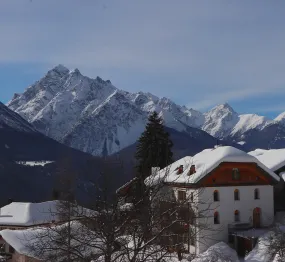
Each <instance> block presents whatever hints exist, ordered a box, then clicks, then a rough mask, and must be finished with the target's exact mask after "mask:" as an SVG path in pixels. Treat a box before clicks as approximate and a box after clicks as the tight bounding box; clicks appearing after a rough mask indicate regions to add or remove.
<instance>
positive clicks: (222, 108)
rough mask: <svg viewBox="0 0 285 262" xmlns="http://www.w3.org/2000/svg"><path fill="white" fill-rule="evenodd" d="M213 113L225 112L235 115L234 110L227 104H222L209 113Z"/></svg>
mask: <svg viewBox="0 0 285 262" xmlns="http://www.w3.org/2000/svg"><path fill="white" fill-rule="evenodd" d="M213 111H227V112H231V113H235V114H236V112H235V111H234V109H233V108H232V107H231V106H230V105H229V104H228V103H223V104H220V105H217V106H215V107H214V108H212V109H211V110H210V111H209V112H213Z"/></svg>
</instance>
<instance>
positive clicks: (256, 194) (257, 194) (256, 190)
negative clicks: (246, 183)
mask: <svg viewBox="0 0 285 262" xmlns="http://www.w3.org/2000/svg"><path fill="white" fill-rule="evenodd" d="M254 199H259V189H258V188H256V189H254Z"/></svg>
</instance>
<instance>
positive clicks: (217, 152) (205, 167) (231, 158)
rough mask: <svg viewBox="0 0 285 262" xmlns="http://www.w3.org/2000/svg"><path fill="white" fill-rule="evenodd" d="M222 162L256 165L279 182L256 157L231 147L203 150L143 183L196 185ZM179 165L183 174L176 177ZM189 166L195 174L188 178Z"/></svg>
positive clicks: (277, 177)
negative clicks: (192, 167) (193, 169)
mask: <svg viewBox="0 0 285 262" xmlns="http://www.w3.org/2000/svg"><path fill="white" fill-rule="evenodd" d="M222 162H238V163H256V164H257V165H258V166H259V167H260V168H262V169H263V170H264V171H265V172H266V173H268V174H269V175H270V176H271V177H272V178H273V179H274V180H276V181H279V180H280V178H279V176H278V175H276V174H275V173H274V172H273V171H271V170H270V169H269V168H268V167H266V166H265V165H264V164H263V163H261V162H260V161H259V160H258V159H257V158H256V157H254V156H252V155H249V154H247V153H246V152H244V151H242V150H239V149H237V148H234V147H231V146H220V147H216V148H212V149H205V150H203V151H202V152H200V153H198V154H196V155H195V156H193V157H190V156H186V157H184V158H182V159H180V160H178V161H176V162H174V163H173V164H171V165H170V166H168V167H166V168H164V169H162V170H160V171H159V172H157V174H155V175H153V176H149V177H148V178H147V179H146V180H145V183H146V184H147V185H154V184H156V183H159V182H162V181H164V182H171V183H189V184H192V183H197V182H198V181H200V180H201V179H202V178H203V177H204V176H205V175H207V174H208V173H209V172H211V171H212V170H213V169H214V168H216V167H217V166H219V165H220V164H221V163H222ZM180 165H183V173H182V174H179V175H177V170H176V168H178V167H179V166H180ZM191 165H195V169H196V173H194V174H192V175H191V176H189V175H188V172H189V170H190V167H191Z"/></svg>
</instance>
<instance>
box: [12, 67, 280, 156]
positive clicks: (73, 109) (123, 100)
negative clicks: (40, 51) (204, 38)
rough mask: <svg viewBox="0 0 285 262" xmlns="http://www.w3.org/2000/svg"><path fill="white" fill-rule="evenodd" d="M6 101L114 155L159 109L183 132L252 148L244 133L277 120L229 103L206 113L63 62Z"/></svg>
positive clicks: (35, 120) (80, 143) (76, 142)
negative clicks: (129, 88) (88, 74)
mask: <svg viewBox="0 0 285 262" xmlns="http://www.w3.org/2000/svg"><path fill="white" fill-rule="evenodd" d="M8 106H9V108H10V109H12V110H14V111H15V112H17V113H19V114H20V115H21V116H22V117H23V118H25V119H26V120H28V121H29V122H30V123H31V124H33V126H34V127H35V128H36V129H37V130H38V131H40V132H42V133H43V134H45V135H47V136H49V137H51V138H53V139H55V140H57V141H59V142H63V143H65V144H66V145H69V146H71V147H74V148H76V149H79V150H81V151H84V152H88V153H92V154H94V155H105V154H108V155H109V154H113V153H116V152H118V151H120V150H122V149H124V148H126V147H128V146H129V145H131V144H133V143H134V142H135V141H136V140H137V138H138V137H139V135H140V134H141V132H142V131H143V130H144V126H145V123H146V120H147V117H148V115H149V113H150V112H152V111H157V112H158V113H159V115H160V116H161V117H162V118H163V120H164V123H165V125H166V126H167V127H170V128H172V129H175V130H177V131H179V132H187V129H189V127H192V128H199V129H202V130H204V131H206V132H207V133H209V134H210V135H212V136H214V137H216V138H219V139H222V140H224V141H227V142H231V141H233V140H234V141H235V142H237V143H238V142H240V141H242V143H243V144H245V145H249V147H250V141H248V140H247V139H244V134H246V133H248V132H251V131H252V130H258V131H262V130H263V129H266V128H267V127H268V126H270V125H271V124H272V123H277V121H273V120H270V119H267V118H265V117H263V116H258V115H254V114H243V115H239V114H238V113H236V112H235V111H234V110H233V109H232V108H231V107H230V105H228V104H222V105H218V106H216V107H214V108H213V109H211V110H210V111H209V112H206V113H204V114H203V113H201V112H199V111H196V110H194V109H192V108H191V109H189V108H187V107H185V106H180V105H177V104H175V103H174V102H173V101H171V100H170V99H168V98H165V97H162V98H159V97H156V96H155V95H153V94H150V93H144V92H138V93H130V92H126V91H123V90H119V89H117V88H116V87H114V86H113V85H112V83H111V82H110V81H109V80H107V81H104V80H102V79H101V78H100V77H97V78H96V79H91V78H88V77H86V76H83V75H82V74H81V73H80V71H79V70H78V69H75V70H69V69H67V68H65V67H64V66H62V65H58V66H56V67H55V68H53V69H52V70H50V71H48V73H47V74H46V75H45V76H44V77H43V78H42V79H40V80H39V81H37V82H36V83H35V84H34V85H31V86H30V87H28V88H27V89H26V90H25V91H24V93H23V94H15V95H14V97H13V99H12V100H11V101H10V102H9V103H8ZM272 130H273V128H270V132H271V136H270V137H271V139H273V140H274V139H275V138H276V136H277V135H276V134H275V133H274V132H277V130H278V128H275V129H274V130H275V131H274V130H273V131H272ZM278 132H279V133H280V131H278ZM202 135H203V134H201V136H202ZM248 136H249V135H248ZM261 137H262V136H261ZM281 139H283V138H281ZM284 141H285V140H284ZM268 143H271V141H269V142H268ZM268 143H267V144H268ZM267 144H266V146H267ZM259 147H263V146H259ZM250 149H252V147H250Z"/></svg>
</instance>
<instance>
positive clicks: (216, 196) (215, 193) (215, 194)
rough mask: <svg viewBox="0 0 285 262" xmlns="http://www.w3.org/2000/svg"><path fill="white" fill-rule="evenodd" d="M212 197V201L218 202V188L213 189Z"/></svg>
mask: <svg viewBox="0 0 285 262" xmlns="http://www.w3.org/2000/svg"><path fill="white" fill-rule="evenodd" d="M213 199H214V202H219V201H220V193H219V190H217V189H216V190H214V192H213Z"/></svg>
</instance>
